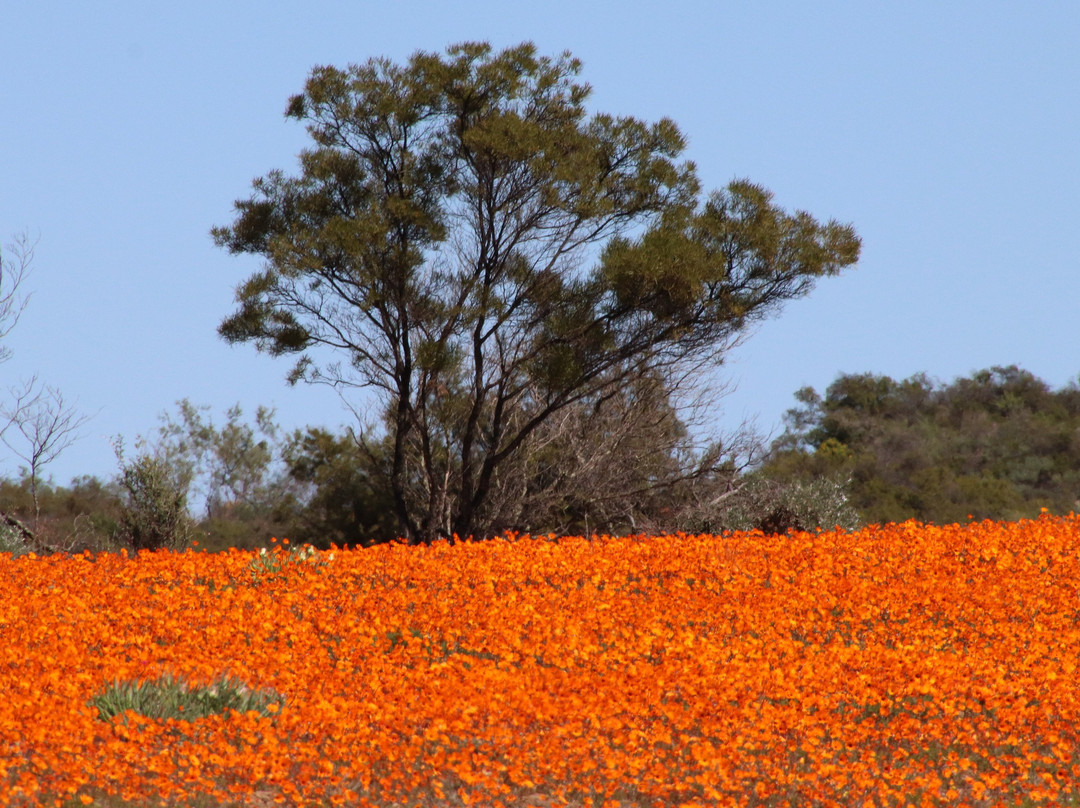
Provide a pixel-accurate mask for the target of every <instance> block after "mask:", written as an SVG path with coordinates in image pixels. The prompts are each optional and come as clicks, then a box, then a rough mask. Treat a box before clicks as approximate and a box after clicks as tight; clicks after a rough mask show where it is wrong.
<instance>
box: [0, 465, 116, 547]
mask: <svg viewBox="0 0 1080 808" xmlns="http://www.w3.org/2000/svg"><path fill="white" fill-rule="evenodd" d="M30 488H31V480H30V478H29V475H28V474H24V475H23V476H22V477H21V478H20V479H18V480H12V479H7V478H4V479H0V503H3V504H2V508H3V511H4V513H5V514H7V515H10V516H13V517H15V518H17V519H19V520H20V521H22V522H23V523H24V524H31V523H35V524H34V536H35V538H36V541H35V544H36V547H35V549H36V550H37V551H38V552H46V551H65V552H82V551H83V550H90V551H99V550H108V549H111V548H112V547H113V546H114V537H115V534H116V530H117V526H118V519H119V515H120V488H119V486H118V485H116V484H115V483H113V482H103V481H101V480H99V479H98V478H96V477H92V476H82V477H77V478H76V479H74V480H72V481H71V483H70V484H69V485H67V486H62V485H57V484H55V483H53V482H51V481H44V482H43V481H38V483H37V492H36V493H37V507H36V508H35V505H34V496H33V494H32V493H31V490H30ZM35 516H36V518H35ZM24 543H25V542H24Z"/></svg>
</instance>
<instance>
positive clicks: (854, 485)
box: [764, 366, 1080, 523]
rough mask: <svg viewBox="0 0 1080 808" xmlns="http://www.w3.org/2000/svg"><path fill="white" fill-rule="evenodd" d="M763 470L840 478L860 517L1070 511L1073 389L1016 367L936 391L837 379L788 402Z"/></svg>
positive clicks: (914, 384)
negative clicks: (1055, 386)
mask: <svg viewBox="0 0 1080 808" xmlns="http://www.w3.org/2000/svg"><path fill="white" fill-rule="evenodd" d="M796 398H797V399H798V400H799V402H800V404H801V406H800V407H798V408H796V409H793V410H791V411H789V413H788V416H787V424H788V428H787V431H786V432H785V434H784V435H782V436H781V437H780V438H779V439H778V440H777V441H776V442H775V443H774V445H773V449H772V453H771V456H770V458H769V460H768V462H767V464H766V466H765V469H764V471H765V473H766V474H768V475H769V476H771V477H773V478H775V479H812V478H814V477H816V476H818V475H823V474H834V475H844V476H847V477H849V478H850V480H851V483H850V489H849V490H850V495H851V501H852V504H853V505H854V506H855V507H856V508H857V509H858V510H859V513H860V515H861V517H862V519H863V520H865V521H867V522H888V521H902V520H904V519H912V518H914V519H918V520H920V521H926V522H937V523H951V522H962V521H966V520H967V519H968V518H969V515H970V516H971V517H974V518H976V519H1019V518H1025V517H1034V516H1037V515H1038V514H1039V512H1040V509H1041V508H1047V509H1049V510H1051V511H1053V512H1057V513H1067V512H1069V511H1072V510H1076V509H1078V508H1080V501H1078V499H1077V496H1078V493H1080V440H1078V439H1077V435H1080V388H1078V387H1077V386H1076V384H1073V385H1070V386H1068V387H1066V388H1064V389H1062V390H1058V391H1052V390H1050V388H1049V387H1048V386H1047V385H1046V384H1045V383H1044V382H1042V381H1040V380H1039V379H1037V378H1036V377H1034V376H1033V375H1032V374H1030V373H1028V372H1027V371H1024V370H1021V369H1020V368H1017V367H1016V366H1008V367H993V368H990V369H988V370H981V371H978V372H977V373H974V374H972V376H971V377H970V378H961V379H957V380H955V381H954V382H952V383H950V384H939V383H935V382H933V381H931V380H930V379H928V378H927V377H926V376H925V375H921V374H920V375H915V376H912V377H911V378H909V379H905V380H903V381H895V380H893V379H891V378H889V377H887V376H875V375H873V374H862V375H843V376H840V377H839V378H838V379H837V380H836V381H835V382H833V383H832V384H831V385H830V386H829V388H828V390H827V391H826V394H825V396H824V397H822V396H820V395H818V394H817V393H816V392H815V391H813V390H811V389H805V390H800V391H799V393H798V394H797V395H796Z"/></svg>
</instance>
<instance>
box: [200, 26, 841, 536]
mask: <svg viewBox="0 0 1080 808" xmlns="http://www.w3.org/2000/svg"><path fill="white" fill-rule="evenodd" d="M580 70H581V65H580V63H579V62H578V61H577V60H576V59H574V58H573V57H572V56H571V55H570V54H568V53H565V54H563V55H561V56H558V57H554V58H549V57H544V56H540V55H538V54H537V52H536V49H535V47H534V46H533V45H531V44H528V43H526V44H522V45H520V46H517V47H513V48H509V49H506V50H502V51H499V52H496V51H494V50H493V49H492V47H491V46H490V45H487V44H484V43H465V44H461V45H455V46H452V47H450V48H448V49H447V51H446V52H445V54H443V55H440V54H434V53H423V52H418V53H416V54H415V55H414V56H412V57H411V58H410V59H409V60H408V61H407V62H406V63H405V64H396V63H394V62H392V61H390V60H387V59H372V60H369V61H368V62H366V63H364V64H361V65H352V66H349V67H348V68H345V69H339V68H336V67H329V66H327V67H317V68H315V69H314V70H313V71H312V73H311V75H310V77H309V78H308V80H307V83H306V85H305V88H304V91H303V92H302V93H300V94H298V95H296V96H294V97H293V98H292V99H291V100H290V102H289V104H288V108H287V112H286V115H287V116H288V117H289V118H292V119H295V120H297V121H302V122H304V123H305V124H306V125H307V130H308V132H309V134H310V136H311V139H312V141H313V145H312V146H311V147H310V148H308V149H306V150H304V151H303V152H302V153H301V154H300V167H299V173H298V174H296V175H288V174H286V173H284V172H283V171H280V170H278V171H271V172H270V173H268V174H267V175H266V176H264V177H261V178H258V179H256V180H255V182H254V192H253V194H252V195H251V196H250V198H247V199H243V200H240V201H238V202H237V203H236V216H235V219H234V221H233V222H232V224H231V225H229V226H223V227H217V228H215V229H214V231H213V234H214V237H215V239H216V241H217V243H218V244H219V245H220V246H222V247H225V248H227V249H228V250H230V251H231V252H233V253H248V254H253V255H258V256H261V257H262V258H263V259H264V262H263V265H262V268H261V269H260V270H259V271H257V272H255V273H254V274H253V275H251V277H250V278H248V279H247V280H246V281H245V282H244V283H242V284H241V285H240V286H239V287H238V289H237V303H238V307H237V309H236V311H235V312H234V313H233V314H232V315H231V316H229V317H227V318H226V319H225V320H224V322H223V323H222V324H221V326H220V329H219V330H220V334H221V335H222V337H224V338H225V339H226V340H228V341H230V342H251V343H254V345H255V346H256V347H257V348H258V349H259V350H261V351H265V352H268V353H269V354H271V355H274V356H281V355H291V356H294V357H295V358H296V360H297V361H296V363H295V364H294V366H293V369H292V371H291V372H290V374H289V378H290V380H291V381H293V382H296V381H299V380H306V381H309V382H317V383H319V382H321V383H326V384H329V385H332V386H334V387H336V388H338V390H339V392H341V393H342V394H343V395H345V396H347V397H348V396H351V393H350V391H354V390H358V389H361V388H363V389H367V390H369V391H374V392H375V393H376V394H377V397H378V401H379V407H380V409H379V410H378V414H377V416H375V417H374V418H371V419H369V421H370V422H369V423H366V424H364V426H365V430H364V431H363V432H362V434H361V435H360V440H359V444H358V445H359V446H360V447H361V448H362V449H363V450H364V451H369V452H371V453H372V455H373V456H376V455H377V456H378V457H379V458H382V457H385V458H386V462H385V463H383V462H380V463H379V464H378V467H379V468H383V469H384V470H385V474H386V476H387V480H388V487H389V490H390V491H391V492H392V498H393V502H394V512H395V515H396V517H397V520H398V524H399V528H400V531H401V533H402V535H403V536H404V537H407V538H409V539H410V540H413V541H428V540H431V539H433V538H436V537H438V536H440V535H449V534H451V533H455V534H458V535H461V536H467V535H476V536H480V535H487V534H490V532H492V531H493V530H497V529H499V528H500V527H502V525H501V524H500V521H499V514H498V512H497V511H498V507H499V506H498V503H499V502H500V501H501V500H502V499H503V497H501V496H496V494H497V493H498V492H499V491H500V490H503V492H504V493H505V486H506V484H507V483H508V481H509V480H512V479H514V478H515V475H516V474H517V473H518V470H519V469H520V467H521V465H522V464H523V463H525V461H526V460H528V459H529V458H530V452H532V451H533V450H534V448H535V446H534V444H535V442H536V441H537V440H538V439H540V438H541V436H542V435H543V433H544V430H545V428H546V427H549V426H550V425H551V424H552V423H553V422H554V421H555V420H557V418H558V417H559V416H561V415H563V414H565V413H567V412H571V411H577V413H578V414H579V415H583V414H588V413H596V414H599V413H601V411H603V410H604V408H605V407H606V406H607V405H608V404H609V403H611V404H616V403H617V404H618V405H619V406H624V407H625V406H626V405H627V402H631V403H632V401H633V399H634V396H635V395H636V393H637V392H639V391H641V390H642V389H644V388H643V384H644V383H645V382H648V381H650V380H655V382H656V383H658V384H660V385H662V386H664V387H665V389H669V388H671V387H673V386H674V385H676V384H677V383H678V380H679V379H682V378H685V377H686V374H687V373H690V372H692V371H693V370H694V369H696V368H700V367H702V366H704V365H705V364H707V363H708V362H710V361H713V360H716V359H717V358H718V357H719V356H721V355H722V354H723V352H724V351H725V349H728V348H730V347H731V345H732V344H733V343H734V341H735V340H736V339H737V338H738V337H739V336H740V335H741V334H742V333H743V332H744V331H745V329H746V328H747V326H748V325H749V324H751V323H753V322H755V321H758V320H760V319H761V318H763V317H766V316H768V315H771V314H774V313H776V311H777V310H778V309H779V307H780V305H781V304H782V303H783V302H784V301H786V300H789V299H792V298H795V297H798V296H801V295H803V294H805V293H806V292H808V291H809V290H810V288H811V286H812V284H813V282H814V280H815V279H817V278H819V277H822V276H826V275H833V274H835V273H837V272H839V271H840V270H841V269H843V268H844V267H847V266H850V265H852V264H854V263H855V262H856V260H857V258H858V255H859V249H860V242H859V238H858V236H857V235H856V233H855V231H854V229H853V228H852V227H851V226H850V225H846V224H841V223H839V222H836V221H829V222H826V223H820V222H818V221H817V220H815V219H814V218H813V217H812V216H810V215H809V214H808V213H805V212H801V211H800V212H794V213H788V212H785V211H784V210H782V209H780V208H779V207H778V206H776V205H775V204H774V203H773V201H772V197H771V194H770V193H769V192H768V191H767V190H765V189H764V188H761V187H759V186H757V185H755V184H753V183H751V182H749V181H745V180H739V181H735V182H732V183H731V184H730V185H728V186H727V187H726V188H724V189H721V190H717V191H714V192H712V193H709V194H702V192H701V190H700V187H699V182H698V178H697V173H696V169H695V166H694V165H693V164H692V163H691V162H688V161H685V160H680V157H681V155H682V153H683V151H684V150H685V147H686V141H685V138H684V137H683V135H682V133H681V132H680V131H679V129H678V127H677V126H676V124H675V123H674V122H672V121H671V120H668V119H663V120H660V121H658V122H656V123H648V122H645V121H641V120H638V119H636V118H632V117H627V116H615V115H609V114H604V113H590V111H589V110H588V109H587V107H586V101H587V99H588V97H589V92H590V88H589V86H588V85H587V84H585V83H582V82H580V81H579V80H578V75H579V73H580ZM646 386H647V385H646ZM349 400H350V401H351V402H353V406H354V407H357V408H359V407H360V406H361V405H360V404H358V403H356V402H357V401H358V399H355V398H350V399H349ZM631 409H632V408H631ZM699 460H700V458H699ZM556 462H562V461H561V458H560V459H559V460H557V461H556ZM567 462H569V461H567ZM373 465H374V464H373ZM698 467H700V463H699V466H698ZM675 473H676V474H678V473H680V472H678V471H676V472H675Z"/></svg>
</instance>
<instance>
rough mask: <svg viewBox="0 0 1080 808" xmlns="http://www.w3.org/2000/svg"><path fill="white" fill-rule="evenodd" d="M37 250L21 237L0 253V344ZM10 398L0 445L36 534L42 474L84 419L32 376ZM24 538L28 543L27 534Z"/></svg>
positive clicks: (0, 423) (0, 350)
mask: <svg viewBox="0 0 1080 808" xmlns="http://www.w3.org/2000/svg"><path fill="white" fill-rule="evenodd" d="M36 244H37V243H36V241H31V240H30V238H29V236H28V235H27V234H25V233H23V234H21V235H19V236H17V237H16V238H15V239H14V241H13V242H12V243H11V244H10V245H8V248H7V249H8V252H10V253H11V254H12V255H13V256H14V257H13V258H8V257H7V256H4V255H3V254H2V252H0V340H6V339H7V336H8V335H9V334H10V333H11V331H12V330H13V329H14V328H15V325H16V324H17V323H18V321H19V317H20V316H21V315H22V313H23V310H24V309H25V308H26V304H27V302H28V300H29V296H28V295H27V296H24V295H22V293H21V287H22V284H23V282H24V281H25V279H26V278H27V276H28V275H29V274H30V268H31V263H32V262H33V259H34V248H35V247H36ZM10 358H11V349H10V348H9V347H8V346H7V345H0V363H3V362H6V361H7V360H8V359H10ZM10 393H11V401H10V402H5V403H2V404H0V441H2V442H3V443H4V445H6V446H7V447H8V448H9V449H10V450H11V451H13V452H14V453H15V455H16V456H17V457H18V458H19V459H21V460H23V461H24V462H25V463H26V464H27V466H26V468H27V470H28V478H29V481H30V493H31V497H32V499H33V504H34V529H35V530H36V529H37V520H38V517H39V516H40V513H41V509H40V506H39V503H38V483H39V482H40V478H41V471H42V469H43V468H44V467H45V466H47V465H48V464H49V463H51V462H52V461H53V460H55V459H56V458H57V457H58V456H59V455H60V454H61V453H62V452H63V451H64V450H65V449H67V448H68V447H70V446H71V444H72V443H74V441H75V440H76V438H77V437H78V430H79V428H80V427H81V426H82V425H83V424H85V423H86V421H87V420H89V417H88V416H85V415H80V414H79V412H78V411H77V410H76V409H75V408H74V407H73V406H72V405H71V404H69V403H67V402H66V401H65V400H64V396H63V393H61V392H60V390H59V389H58V388H56V387H50V386H48V385H45V384H42V383H39V381H38V379H37V377H36V376H35V377H32V378H31V379H30V380H29V381H25V382H23V383H22V384H21V385H17V386H15V387H12V388H10ZM15 432H17V433H18V436H15V435H14V434H13V433H15ZM13 441H14V442H13ZM24 530H25V528H24ZM25 535H26V536H27V537H29V538H33V533H32V532H30V531H26V532H25Z"/></svg>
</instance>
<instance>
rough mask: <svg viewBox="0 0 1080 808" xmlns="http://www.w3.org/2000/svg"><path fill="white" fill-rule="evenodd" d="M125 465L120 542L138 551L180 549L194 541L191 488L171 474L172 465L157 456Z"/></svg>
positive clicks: (122, 479)
mask: <svg viewBox="0 0 1080 808" xmlns="http://www.w3.org/2000/svg"><path fill="white" fill-rule="evenodd" d="M117 455H118V456H119V457H120V461H121V478H120V484H121V485H122V486H123V488H124V491H125V493H126V495H127V496H126V501H125V503H124V506H123V509H122V510H121V513H120V520H119V528H118V531H117V538H118V539H119V541H120V543H121V544H123V545H125V546H127V547H131V548H132V549H135V550H158V549H162V548H169V549H180V548H182V547H186V546H187V544H188V542H189V541H190V538H191V533H192V530H193V524H192V521H191V517H190V516H188V512H187V485H186V484H185V482H184V481H183V480H179V479H177V478H176V475H174V474H172V473H170V468H169V465H168V463H166V462H165V461H164V460H163V459H161V458H158V457H154V456H153V455H148V454H144V455H140V456H139V457H138V458H136V459H135V460H133V461H131V462H130V463H124V462H123V456H122V453H121V452H120V451H119V449H118V450H117Z"/></svg>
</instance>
